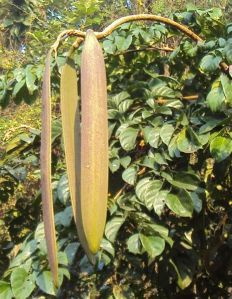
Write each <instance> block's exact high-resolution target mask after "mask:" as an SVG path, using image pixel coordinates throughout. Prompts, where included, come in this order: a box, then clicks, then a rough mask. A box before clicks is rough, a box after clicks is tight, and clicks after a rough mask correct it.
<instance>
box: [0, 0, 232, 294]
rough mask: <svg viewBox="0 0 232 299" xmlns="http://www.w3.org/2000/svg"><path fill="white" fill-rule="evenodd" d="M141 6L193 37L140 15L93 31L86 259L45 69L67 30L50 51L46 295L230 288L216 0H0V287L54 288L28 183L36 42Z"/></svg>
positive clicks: (224, 82)
mask: <svg viewBox="0 0 232 299" xmlns="http://www.w3.org/2000/svg"><path fill="white" fill-rule="evenodd" d="M215 4H216V5H217V8H211V7H213V6H214V5H215ZM196 6H197V7H196ZM219 6H220V8H219ZM141 12H148V13H156V14H157V13H160V14H162V15H164V16H167V15H169V16H170V17H172V18H173V19H175V20H176V21H178V22H181V23H183V24H185V25H187V26H189V27H191V28H192V30H193V31H195V32H196V33H197V34H199V35H200V36H201V37H202V38H203V39H205V40H206V42H204V43H199V44H196V43H194V42H192V41H191V40H189V39H188V38H186V37H183V35H180V34H179V33H178V32H176V30H174V29H173V28H169V27H168V26H164V25H162V24H156V23H152V24H149V23H140V24H133V25H131V24H127V25H123V26H122V27H121V28H119V29H118V30H117V31H116V32H114V33H113V34H112V35H111V36H109V37H108V38H107V39H105V40H104V41H103V43H102V46H103V49H104V51H105V56H106V64H107V76H108V92H109V132H110V140H109V144H110V153H109V155H110V190H109V214H108V222H107V226H106V231H105V238H104V240H103V243H102V251H101V252H100V256H99V263H98V265H97V266H96V268H93V267H92V266H91V265H90V264H89V263H88V261H87V259H86V257H85V255H84V253H83V251H82V249H81V248H80V247H79V243H78V240H77V238H76V231H75V226H74V224H73V219H72V214H71V208H70V203H69V192H68V186H67V177H66V173H65V165H64V159H63V158H64V157H63V147H62V146H63V145H62V138H61V125H60V120H59V71H60V67H61V66H62V64H63V62H64V59H65V54H66V51H67V49H68V47H69V45H70V43H71V41H69V42H67V43H64V44H63V46H62V48H61V51H60V54H59V56H58V58H57V60H56V61H54V63H53V76H54V77H53V112H54V113H53V115H54V121H53V152H52V154H53V174H54V175H53V187H54V198H55V208H56V217H55V219H56V228H57V232H58V240H59V263H60V284H62V282H63V284H62V286H61V288H60V289H59V291H58V293H57V294H56V296H57V297H58V298H72V297H74V298H95V297H96V298H116V299H117V298H185V297H186V298H228V297H229V296H230V295H231V284H232V278H231V271H232V269H231V268H232V260H231V254H230V252H231V246H232V244H231V240H232V230H231V213H232V210H231V204H232V202H231V187H232V185H231V167H232V164H231V152H232V141H231V140H232V128H231V113H232V111H231V106H232V98H231V94H232V87H231V75H230V74H224V73H223V72H222V71H221V70H220V68H219V63H220V61H222V60H223V61H225V62H227V63H228V64H231V61H232V41H231V32H232V25H231V23H230V19H229V18H230V14H229V13H230V2H229V1H220V2H218V1H217V2H215V3H214V2H213V1H195V3H191V4H189V3H188V4H187V3H186V1H175V2H173V1H158V2H155V3H154V2H153V1H97V0H92V1H86V0H85V1H82V0H80V1H63V2H62V3H61V2H60V1H42V0H41V1H35V0H20V1H2V2H1V10H0V15H1V20H2V23H1V27H0V29H1V31H0V40H1V48H0V52H1V53H0V54H1V60H0V105H1V107H2V108H1V109H2V110H1V118H0V138H1V141H2V142H1V145H0V202H1V205H0V240H1V241H0V242H1V243H0V255H1V259H0V274H1V276H2V278H1V281H0V298H4V299H5V298H7V299H8V298H13V297H14V298H50V297H51V298H52V296H54V295H55V290H54V289H53V286H52V283H51V275H50V272H49V271H48V266H47V258H46V248H45V244H44V235H43V226H42V223H41V198H40V189H39V188H40V187H39V186H40V172H39V145H40V110H41V105H40V92H41V77H42V72H43V67H44V58H45V54H46V52H47V50H48V48H49V46H50V45H51V44H52V43H53V42H54V40H55V38H56V36H57V35H58V33H59V32H60V31H62V30H64V29H67V28H68V29H69V28H80V29H81V30H86V29H87V28H94V29H95V30H101V29H102V28H104V27H105V26H106V25H108V24H109V23H110V22H111V21H112V20H114V19H116V18H118V17H120V16H123V15H128V14H134V13H141ZM164 47H165V50H160V48H164ZM79 54H80V51H78V53H77V55H76V64H77V67H78V66H79V57H80V56H79ZM189 96H194V99H195V100H192V101H189V100H188V97H189Z"/></svg>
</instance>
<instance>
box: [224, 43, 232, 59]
mask: <svg viewBox="0 0 232 299" xmlns="http://www.w3.org/2000/svg"><path fill="white" fill-rule="evenodd" d="M224 53H225V56H226V60H227V61H228V63H232V42H228V43H227V44H226V46H225V48H224Z"/></svg>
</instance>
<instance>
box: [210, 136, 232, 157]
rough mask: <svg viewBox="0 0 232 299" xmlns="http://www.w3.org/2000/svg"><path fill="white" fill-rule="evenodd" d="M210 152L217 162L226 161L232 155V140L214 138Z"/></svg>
mask: <svg viewBox="0 0 232 299" xmlns="http://www.w3.org/2000/svg"><path fill="white" fill-rule="evenodd" d="M210 152H211V154H212V156H213V158H214V159H215V160H216V161H217V162H221V161H223V160H225V159H226V158H227V157H229V155H231V153H232V138H226V137H216V138H214V139H213V140H212V141H211V143H210Z"/></svg>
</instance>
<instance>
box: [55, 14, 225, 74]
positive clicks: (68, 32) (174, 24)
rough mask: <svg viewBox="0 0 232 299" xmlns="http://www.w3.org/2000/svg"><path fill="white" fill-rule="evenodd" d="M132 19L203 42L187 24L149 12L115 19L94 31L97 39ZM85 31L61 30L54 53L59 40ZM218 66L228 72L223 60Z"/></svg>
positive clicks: (79, 34)
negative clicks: (168, 29)
mask: <svg viewBox="0 0 232 299" xmlns="http://www.w3.org/2000/svg"><path fill="white" fill-rule="evenodd" d="M132 21H157V22H161V23H164V24H167V25H170V26H172V27H174V28H176V29H178V30H180V31H181V32H183V33H184V34H185V35H187V36H188V37H190V38H191V39H192V40H194V41H195V42H203V41H204V40H203V39H202V38H201V37H200V36H198V35H197V34H196V33H194V32H193V31H192V30H190V29H189V28H188V27H187V26H184V25H182V24H180V23H177V22H175V21H173V20H171V19H169V18H165V17H161V16H156V15H150V14H139V15H130V16H126V17H122V18H120V19H118V20H116V21H114V22H113V23H112V24H110V25H109V26H108V27H106V28H105V29H104V30H103V31H102V32H94V33H95V35H96V37H97V39H102V38H104V37H106V36H108V35H110V34H111V33H112V32H113V31H114V30H115V29H116V28H117V27H119V26H120V25H122V24H125V23H128V22H132ZM85 35H86V33H85V32H83V31H80V30H75V29H70V30H65V31H63V32H61V33H60V34H59V36H58V38H57V40H56V42H55V43H54V44H53V45H52V49H53V50H54V52H55V55H56V54H57V49H58V47H59V44H60V41H61V40H63V39H66V38H67V37H69V36H77V37H81V38H85ZM220 67H221V69H222V71H223V72H225V73H228V69H229V67H228V65H227V64H226V63H225V62H221V63H220Z"/></svg>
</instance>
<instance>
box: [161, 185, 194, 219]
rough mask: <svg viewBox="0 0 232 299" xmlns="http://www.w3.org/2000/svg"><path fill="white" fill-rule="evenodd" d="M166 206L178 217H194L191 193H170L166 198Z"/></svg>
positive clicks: (183, 191)
mask: <svg viewBox="0 0 232 299" xmlns="http://www.w3.org/2000/svg"><path fill="white" fill-rule="evenodd" d="M166 205H167V206H168V207H169V209H170V210H172V211H173V212H174V213H175V214H177V215H178V216H181V217H192V213H193V202H192V199H191V197H190V195H189V193H188V192H187V191H185V190H182V191H181V192H179V193H178V194H177V195H175V194H171V193H169V194H168V195H167V198H166Z"/></svg>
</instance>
